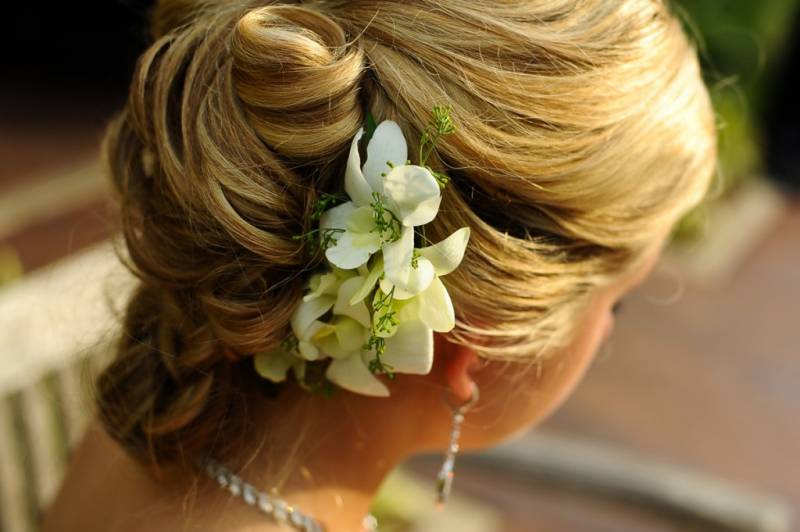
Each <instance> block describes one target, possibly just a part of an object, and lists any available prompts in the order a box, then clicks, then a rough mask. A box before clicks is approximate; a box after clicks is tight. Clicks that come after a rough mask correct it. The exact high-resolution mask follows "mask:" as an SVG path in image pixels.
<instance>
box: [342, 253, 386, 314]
mask: <svg viewBox="0 0 800 532" xmlns="http://www.w3.org/2000/svg"><path fill="white" fill-rule="evenodd" d="M381 275H383V258H381V257H378V258H377V259H376V260H375V264H373V265H372V269H371V270H370V271H369V273H368V274H367V276H366V278H365V279H364V282H363V283H362V284H361V286H360V287H359V288H358V290H356V292H355V293H354V294H353V297H351V298H350V304H351V305H355V304H356V303H358V302H359V301H363V300H364V298H365V297H367V296H368V295H369V293H370V292H372V289H373V288H374V287H375V283H376V282H378V279H379V278H380V276H381Z"/></svg>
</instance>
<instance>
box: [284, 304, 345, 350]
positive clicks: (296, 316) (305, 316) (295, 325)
mask: <svg viewBox="0 0 800 532" xmlns="http://www.w3.org/2000/svg"><path fill="white" fill-rule="evenodd" d="M334 303H336V300H335V299H334V298H333V296H320V297H318V298H316V299H312V300H311V301H301V302H300V304H299V305H298V306H297V308H296V309H295V311H294V313H293V314H292V319H291V325H292V332H294V335H295V336H296V337H297V339H298V340H303V339H306V338H307V335H308V329H309V327H311V325H312V324H313V323H314V322H315V321H316V320H317V318H319V317H320V316H322V315H323V314H325V313H326V312H328V311H329V310H330V309H331V308H332V307H333V304H334Z"/></svg>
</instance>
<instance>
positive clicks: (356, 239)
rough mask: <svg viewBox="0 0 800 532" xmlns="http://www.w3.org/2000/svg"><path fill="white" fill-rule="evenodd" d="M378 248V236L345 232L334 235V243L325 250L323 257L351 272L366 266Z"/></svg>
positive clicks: (379, 244) (379, 242)
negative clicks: (363, 265)
mask: <svg viewBox="0 0 800 532" xmlns="http://www.w3.org/2000/svg"><path fill="white" fill-rule="evenodd" d="M380 247H381V241H380V236H379V235H377V234H376V233H366V234H364V233H354V232H353V231H345V232H344V233H339V234H338V235H336V243H335V244H333V245H332V246H331V247H329V248H328V249H326V250H325V257H326V258H327V259H328V260H329V261H330V262H331V263H332V264H334V265H335V266H338V267H339V268H342V269H345V270H352V269H354V268H358V267H359V266H361V265H362V264H366V262H367V261H368V260H369V258H370V256H371V255H372V254H373V253H375V252H376V251H378V250H379V249H380Z"/></svg>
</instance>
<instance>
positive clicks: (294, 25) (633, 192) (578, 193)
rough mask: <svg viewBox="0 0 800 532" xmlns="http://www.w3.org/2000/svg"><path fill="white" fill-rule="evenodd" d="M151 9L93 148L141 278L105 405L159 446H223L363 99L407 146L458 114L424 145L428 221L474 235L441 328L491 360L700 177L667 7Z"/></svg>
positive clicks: (687, 48) (296, 276) (519, 353)
mask: <svg viewBox="0 0 800 532" xmlns="http://www.w3.org/2000/svg"><path fill="white" fill-rule="evenodd" d="M152 22H153V24H152V28H153V33H154V37H155V42H154V43H153V44H152V46H151V47H150V48H149V49H148V50H147V51H146V52H145V53H144V55H143V56H142V57H141V59H140V61H139V64H138V68H137V70H136V73H135V75H134V78H133V82H132V85H131V89H130V98H129V101H128V104H127V106H126V107H125V109H124V110H123V111H122V112H121V113H120V114H119V116H118V117H117V118H116V119H115V120H114V121H113V122H112V123H111V124H110V127H109V130H108V134H107V137H106V142H105V154H106V158H107V161H108V167H109V171H110V175H111V177H112V179H113V182H114V184H115V187H116V191H117V193H118V197H119V202H120V207H121V209H120V212H121V218H122V222H123V223H122V228H123V231H124V236H125V240H126V244H127V262H128V264H129V266H130V268H131V269H132V270H133V271H134V272H135V273H136V274H137V275H138V276H139V277H140V279H141V285H140V287H139V289H138V292H137V293H136V294H135V296H134V297H133V299H132V300H131V302H130V306H129V308H128V311H127V315H126V320H125V324H124V328H125V331H124V334H123V335H122V336H121V339H120V343H119V348H118V354H117V358H116V360H115V361H114V362H113V363H112V365H111V366H110V367H109V368H108V369H107V370H106V371H105V373H104V374H103V375H102V376H101V377H100V379H99V381H98V391H99V394H98V398H99V399H98V400H99V405H100V412H101V417H102V419H103V421H104V422H105V425H106V427H107V429H108V430H109V432H110V433H111V434H112V435H114V436H115V437H116V438H117V439H119V440H120V441H121V442H123V443H124V444H125V445H127V446H128V448H129V449H130V450H131V451H132V452H134V453H137V454H144V453H146V454H148V455H149V458H150V459H151V460H153V461H155V462H162V461H168V460H172V459H175V458H176V457H178V456H191V455H193V454H196V453H207V452H212V451H213V452H216V453H221V452H224V449H220V448H219V447H218V448H215V449H213V450H212V449H211V445H212V444H211V441H212V440H213V439H214V436H215V435H218V434H219V433H221V432H223V431H225V432H226V433H228V434H232V433H235V432H236V430H235V428H234V429H233V430H231V428H232V427H238V426H241V425H242V423H246V417H247V416H246V414H244V413H242V412H241V411H237V412H236V413H232V410H233V409H234V408H241V407H242V405H246V403H247V397H248V394H251V393H256V390H257V389H258V388H263V387H268V384H266V383H265V381H263V380H259V379H258V378H254V377H253V376H252V374H253V371H252V368H251V365H250V363H249V360H248V357H249V356H250V355H252V354H254V353H257V352H261V351H264V350H267V349H270V348H272V347H273V346H275V345H276V344H278V343H279V342H281V341H282V340H283V339H284V338H285V337H286V335H287V324H288V321H289V316H290V315H291V313H292V311H293V309H294V307H295V305H296V304H297V302H298V301H299V298H300V295H301V292H302V290H303V285H304V283H305V282H306V280H307V277H308V275H307V274H308V273H309V272H310V271H311V270H313V269H314V268H315V267H316V266H317V265H318V264H319V261H320V257H319V254H318V253H316V252H315V251H314V250H312V249H309V248H307V247H304V245H303V243H302V242H301V241H299V240H296V239H293V236H295V235H298V234H301V233H303V232H304V231H305V230H307V229H309V228H310V224H311V223H312V222H311V218H310V211H311V209H312V207H313V205H314V203H315V201H316V200H317V198H318V197H319V195H320V194H321V193H323V192H334V191H337V190H339V189H341V187H342V177H341V176H342V172H343V166H344V162H345V158H346V156H347V153H346V152H347V149H348V147H349V144H350V141H351V139H352V137H353V136H354V135H355V133H356V132H357V130H358V129H359V128H360V127H361V125H362V124H363V123H364V121H365V116H366V113H367V111H369V112H371V113H372V115H373V116H374V117H375V118H376V119H377V120H378V121H380V120H383V119H393V120H395V121H397V122H398V123H399V124H400V125H401V127H402V128H403V130H404V132H405V134H406V137H407V138H409V139H414V138H419V134H420V132H421V131H422V129H423V128H424V126H425V124H426V122H427V121H428V118H429V115H430V111H431V108H432V107H433V106H434V105H436V104H449V105H450V106H451V107H452V117H453V120H454V122H455V123H456V126H457V128H456V132H455V133H453V134H452V135H449V136H447V137H444V138H443V139H442V141H441V142H440V143H439V145H438V146H437V152H436V154H435V157H434V159H433V160H431V161H430V162H431V164H432V166H434V167H435V168H436V169H438V170H441V171H444V172H446V173H447V174H448V175H449V177H450V183H449V184H448V186H447V187H446V189H445V192H444V200H443V203H442V209H441V211H440V214H439V216H438V217H437V219H436V220H435V221H434V222H433V223H432V224H430V226H429V227H427V228H426V230H427V232H428V234H429V236H431V237H432V239H433V240H438V239H439V238H441V237H443V236H445V235H447V234H449V232H451V231H453V230H455V229H457V228H458V227H461V226H469V227H470V228H471V229H472V238H471V242H470V245H469V248H468V252H467V256H466V258H465V260H464V263H463V264H462V266H461V267H460V268H459V269H458V270H456V272H454V273H453V274H451V275H449V276H448V277H447V278H446V279H445V283H446V284H447V286H448V289H449V291H450V293H451V295H452V297H453V299H454V303H455V308H456V309H457V315H458V323H457V327H456V329H455V331H454V332H453V333H452V337H453V339H454V340H455V341H459V342H462V343H465V344H468V345H471V346H473V347H474V348H475V349H476V350H477V351H478V352H479V353H480V354H482V355H483V356H486V357H504V358H515V357H516V358H519V357H525V358H526V359H530V358H531V357H536V356H544V355H546V354H547V353H549V352H551V351H552V348H554V347H556V346H559V345H562V344H563V343H564V342H566V341H567V340H568V339H569V338H570V335H571V333H572V330H573V326H574V324H575V323H576V321H577V315H578V313H579V312H580V311H581V310H582V308H583V306H584V304H585V300H586V295H587V294H588V293H590V291H591V289H592V288H593V287H594V286H598V285H602V284H604V283H607V282H609V281H610V280H611V279H613V278H614V277H615V276H618V275H619V274H620V273H621V272H623V271H624V270H625V269H626V268H629V267H631V265H632V264H635V263H636V261H637V260H638V258H639V257H641V255H642V252H643V250H644V249H645V248H646V247H647V246H648V244H649V243H651V242H652V241H654V240H655V239H657V238H659V237H660V236H661V235H663V234H664V233H665V232H666V231H668V229H669V228H670V226H671V225H672V224H673V223H674V222H675V221H676V220H677V219H678V218H679V217H680V216H681V214H682V213H684V212H685V211H686V210H687V209H689V208H690V207H691V206H693V205H694V204H696V203H697V202H698V201H699V200H700V198H701V197H702V196H703V194H704V192H705V190H706V188H707V185H708V181H709V178H710V176H711V174H712V169H713V165H714V161H715V146H716V140H715V130H714V123H713V114H712V111H711V108H710V105H709V100H708V95H707V92H706V89H705V87H704V85H703V83H702V80H701V76H700V73H699V69H698V63H697V58H696V53H695V50H694V49H693V47H692V46H691V44H690V43H689V42H688V40H687V38H686V36H685V35H684V33H683V31H682V28H681V25H680V23H679V21H678V20H677V19H676V18H675V17H674V16H673V15H672V14H671V13H670V11H669V9H668V6H667V5H666V4H665V2H663V1H659V0H614V1H603V0H578V1H576V0H536V1H514V2H489V1H480V2H476V1H472V0H469V1H467V0H448V1H445V2H442V1H433V0H402V1H400V0H396V1H378V0H347V1H344V0H330V1H328V0H318V1H305V2H274V3H272V2H263V1H261V2H223V1H210V0H206V1H199V2H198V1H187V0H172V1H162V2H160V3H159V4H158V5H157V7H156V9H155V10H154V12H153V17H152ZM410 148H411V154H410V158H411V159H412V160H416V155H417V154H416V153H414V151H415V148H414V146H413V145H412V146H410ZM226 353H227V355H226ZM228 443H229V444H230V447H231V448H232V449H235V448H236V442H235V441H230V442H228Z"/></svg>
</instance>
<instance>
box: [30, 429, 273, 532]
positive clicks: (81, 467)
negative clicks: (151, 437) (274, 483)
mask: <svg viewBox="0 0 800 532" xmlns="http://www.w3.org/2000/svg"><path fill="white" fill-rule="evenodd" d="M212 487H213V486H212ZM236 502H237V501H235V500H232V499H231V498H230V497H228V496H225V494H224V492H221V491H219V492H217V491H209V490H208V487H203V486H198V485H196V483H193V482H185V483H181V482H162V481H158V480H156V479H155V478H154V477H153V476H152V475H151V474H149V473H148V472H147V471H146V470H145V468H144V467H142V466H141V465H140V464H139V463H138V462H137V461H136V460H134V459H133V458H131V457H130V456H128V455H127V454H126V453H125V452H124V450H123V449H122V448H121V447H120V446H119V445H118V444H117V443H116V442H115V441H114V440H112V439H111V438H110V437H109V436H108V435H107V434H106V432H105V431H104V430H103V429H102V428H101V427H100V425H99V424H98V423H94V424H93V425H92V426H91V427H90V428H89V430H87V432H86V435H85V437H84V439H83V441H82V442H81V443H80V445H79V446H78V447H77V448H76V450H75V452H74V453H73V455H72V458H71V460H70V466H69V469H68V471H67V474H66V476H65V478H64V481H63V483H62V485H61V489H60V491H59V493H58V495H57V496H56V499H55V500H54V501H53V503H52V505H51V507H50V508H49V510H48V511H47V514H46V515H45V518H44V521H43V524H42V530H43V532H63V531H72V530H80V531H84V532H95V531H96V532H101V531H102V532H108V531H113V532H135V531H143V530H147V531H148V532H161V531H164V532H166V531H170V532H172V531H175V530H186V531H190V530H191V531H202V532H215V531H218V530H219V531H222V530H227V531H231V530H237V531H241V532H246V531H256V530H258V531H260V532H270V531H271V530H279V529H278V528H274V527H273V526H272V525H271V523H269V522H265V520H264V519H263V516H261V515H259V514H258V513H257V512H255V511H253V510H252V509H251V508H249V507H247V506H246V505H238V504H236Z"/></svg>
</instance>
